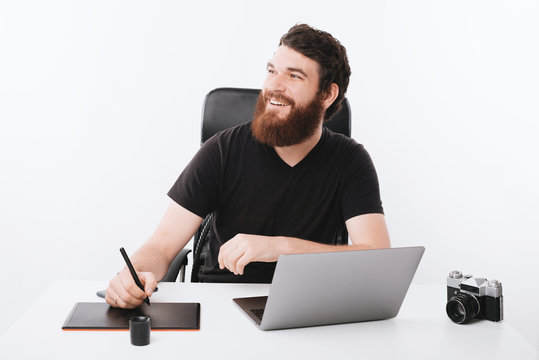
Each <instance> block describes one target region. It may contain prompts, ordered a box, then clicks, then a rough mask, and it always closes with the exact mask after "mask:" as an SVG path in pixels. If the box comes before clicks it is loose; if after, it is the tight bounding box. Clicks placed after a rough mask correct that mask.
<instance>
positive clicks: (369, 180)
mask: <svg viewBox="0 0 539 360" xmlns="http://www.w3.org/2000/svg"><path fill="white" fill-rule="evenodd" d="M341 207H342V212H343V217H344V220H345V221H346V220H348V219H351V218H353V217H355V216H358V215H364V214H371V213H380V214H383V213H384V209H383V207H382V200H381V199H380V187H379V184H378V175H377V174H376V169H375V168H374V164H373V162H372V159H371V157H370V156H369V154H368V152H367V151H366V150H365V148H364V147H363V146H362V145H360V144H356V147H355V148H354V151H353V152H352V154H351V156H350V162H349V164H348V168H347V176H346V180H345V184H344V190H343V197H342V201H341Z"/></svg>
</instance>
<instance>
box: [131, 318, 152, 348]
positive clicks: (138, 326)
mask: <svg viewBox="0 0 539 360" xmlns="http://www.w3.org/2000/svg"><path fill="white" fill-rule="evenodd" d="M129 335H130V336H131V344H133V345H136V346H143V345H148V344H149V343H150V317H149V316H133V317H132V318H131V319H129Z"/></svg>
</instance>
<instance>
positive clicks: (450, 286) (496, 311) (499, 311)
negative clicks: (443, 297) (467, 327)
mask: <svg viewBox="0 0 539 360" xmlns="http://www.w3.org/2000/svg"><path fill="white" fill-rule="evenodd" d="M446 312H447V315H448V316H449V318H450V319H451V320H453V321H454V322H456V323H458V324H465V323H468V322H470V321H471V320H473V319H485V320H490V321H496V322H498V321H502V320H503V295H502V284H501V282H499V281H498V280H490V281H489V280H487V279H485V278H474V277H473V276H472V275H464V276H463V275H462V273H461V272H460V271H452V272H450V273H449V276H448V277H447V305H446Z"/></svg>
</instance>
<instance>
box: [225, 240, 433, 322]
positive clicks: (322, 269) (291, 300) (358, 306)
mask: <svg viewBox="0 0 539 360" xmlns="http://www.w3.org/2000/svg"><path fill="white" fill-rule="evenodd" d="M424 251H425V248H424V247H423V246H418V247H405V248H391V249H379V250H354V251H342V252H329V253H315V254H298V255H282V256H281V257H279V260H278V262H277V267H276V269H275V274H274V275H273V281H272V284H271V287H270V290H269V294H268V296H259V297H249V298H236V299H233V300H234V302H235V303H236V304H237V305H238V306H239V307H240V308H241V309H242V310H243V311H244V312H245V313H246V314H247V315H248V316H249V318H251V319H252V320H253V321H254V322H255V323H256V324H257V325H258V326H259V328H260V329H262V330H273V329H287V328H295V327H305V326H317V325H329V324H341V323H349V322H358V321H372V320H382V319H389V318H392V317H395V316H396V315H397V313H398V312H399V309H400V307H401V304H402V302H403V300H404V296H405V295H406V292H407V291H408V287H409V286H410V283H411V281H412V278H413V277H414V274H415V272H416V269H417V267H418V265H419V261H420V260H421V257H422V256H423V252H424Z"/></svg>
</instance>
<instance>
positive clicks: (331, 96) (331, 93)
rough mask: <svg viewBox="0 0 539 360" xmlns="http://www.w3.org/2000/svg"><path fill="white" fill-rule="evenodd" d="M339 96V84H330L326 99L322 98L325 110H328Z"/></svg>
mask: <svg viewBox="0 0 539 360" xmlns="http://www.w3.org/2000/svg"><path fill="white" fill-rule="evenodd" d="M337 96H339V85H337V84H335V83H331V85H329V87H328V89H327V90H326V94H325V96H324V99H323V100H322V102H323V104H324V108H325V110H327V109H328V108H329V107H330V106H331V104H333V102H334V101H335V99H336V98H337Z"/></svg>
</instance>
